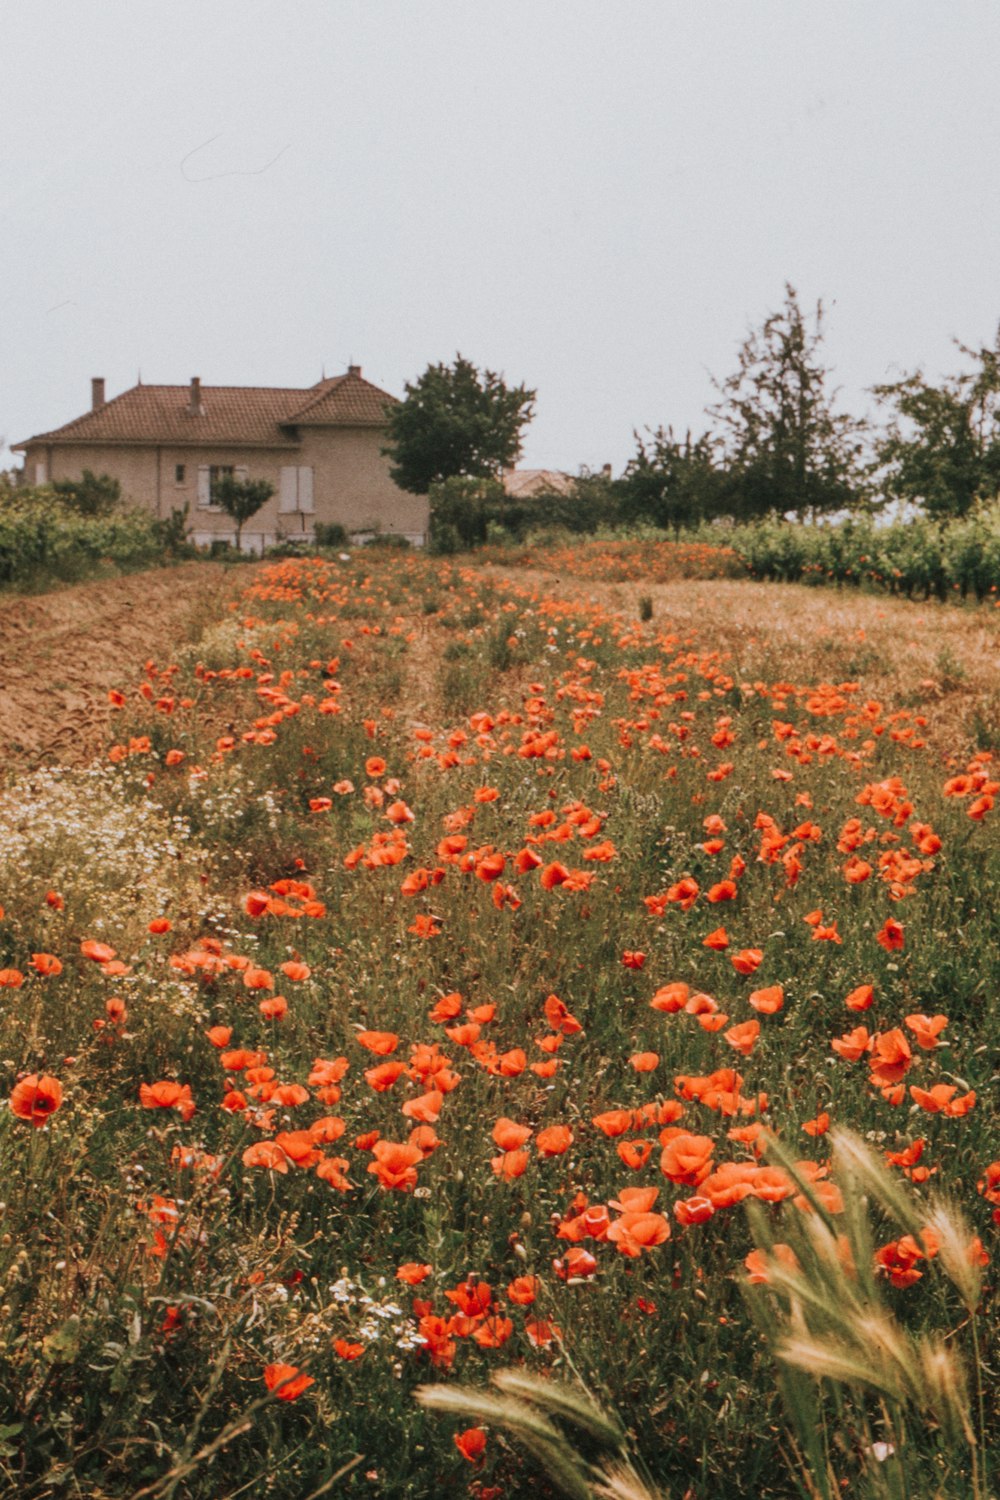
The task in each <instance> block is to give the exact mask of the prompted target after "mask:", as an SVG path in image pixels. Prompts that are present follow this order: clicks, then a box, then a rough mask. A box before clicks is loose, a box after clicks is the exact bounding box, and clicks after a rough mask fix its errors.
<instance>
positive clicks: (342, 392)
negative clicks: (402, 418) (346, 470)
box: [291, 374, 396, 427]
mask: <svg viewBox="0 0 1000 1500" xmlns="http://www.w3.org/2000/svg"><path fill="white" fill-rule="evenodd" d="M386 405H392V406H395V405H396V398H395V396H390V395H389V393H388V391H380V390H379V388H378V386H377V385H372V384H371V382H370V381H368V380H363V379H362V378H361V376H360V375H353V374H351V375H337V376H334V378H333V379H332V380H324V381H321V382H320V386H319V387H315V386H314V387H313V392H312V393H311V399H310V400H309V401H307V402H306V404H305V405H304V406H302V407H300V408H299V410H298V411H296V413H295V414H294V416H293V417H292V418H291V420H292V421H294V422H296V423H300V424H301V425H302V426H311V425H313V424H314V423H323V424H326V423H328V422H332V423H335V424H336V425H337V426H351V427H384V426H385V408H386Z"/></svg>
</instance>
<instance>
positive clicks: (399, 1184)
mask: <svg viewBox="0 0 1000 1500" xmlns="http://www.w3.org/2000/svg"><path fill="white" fill-rule="evenodd" d="M372 1155H373V1156H374V1157H375V1160H374V1161H373V1162H369V1164H368V1170H369V1172H371V1173H372V1174H373V1175H374V1176H376V1177H377V1178H378V1180H379V1186H380V1187H382V1188H387V1189H392V1188H398V1189H399V1191H400V1192H403V1193H405V1192H409V1191H410V1189H411V1188H414V1187H416V1185H417V1172H416V1168H417V1164H418V1163H419V1162H422V1161H423V1159H424V1155H423V1152H422V1151H421V1150H420V1147H419V1146H410V1145H407V1144H401V1143H400V1142H398V1141H376V1142H375V1144H374V1146H373V1147H372Z"/></svg>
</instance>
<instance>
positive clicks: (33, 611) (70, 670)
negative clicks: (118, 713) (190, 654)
mask: <svg viewBox="0 0 1000 1500" xmlns="http://www.w3.org/2000/svg"><path fill="white" fill-rule="evenodd" d="M240 577H241V579H242V577H243V575H242V574H241V575H240ZM226 579H227V571H226V569H225V568H223V567H221V566H220V565H218V564H215V563H201V562H199V563H185V564H183V565H182V566H180V567H174V568H157V569H154V570H152V571H150V572H148V573H135V574H130V575H128V576H126V577H120V578H111V579H104V580H101V581H100V582H98V583H86V584H78V585H75V586H73V587H70V588H64V589H59V590H56V591H54V592H52V593H48V594H39V595H35V596H31V597H8V598H5V599H2V600H0V779H7V778H9V777H10V776H11V775H12V774H16V773H17V772H20V771H26V770H33V769H34V768H35V767H37V766H39V765H51V764H53V763H58V764H60V765H84V764H86V763H87V762H89V761H91V760H93V758H94V756H95V755H97V754H98V753H99V752H100V750H101V749H102V747H103V745H104V744H105V743H106V742H107V739H108V720H109V715H110V710H109V705H108V689H109V688H112V687H120V686H122V685H123V684H127V683H131V682H134V681H135V680H136V675H137V672H138V671H139V669H141V666H142V663H143V662H144V661H147V660H148V659H149V658H151V657H152V658H153V659H154V660H155V661H157V662H158V663H159V664H160V665H164V664H166V663H167V662H168V661H170V660H172V659H173V658H174V656H175V655H176V652H177V650H178V647H179V646H181V645H183V644H184V643H185V642H186V641H189V640H192V639H193V638H195V637H196V636H197V635H198V634H200V632H201V630H202V629H203V628H204V626H205V625H206V624H207V623H208V621H209V620H210V619H211V618H213V617H214V618H217V617H218V607H219V596H220V592H223V591H225V590H226V589H227V583H226ZM234 590H235V585H234Z"/></svg>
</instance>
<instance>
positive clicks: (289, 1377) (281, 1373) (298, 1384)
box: [264, 1362, 315, 1401]
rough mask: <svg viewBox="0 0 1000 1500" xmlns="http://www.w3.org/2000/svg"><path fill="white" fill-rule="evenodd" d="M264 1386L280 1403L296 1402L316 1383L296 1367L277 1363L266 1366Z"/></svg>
mask: <svg viewBox="0 0 1000 1500" xmlns="http://www.w3.org/2000/svg"><path fill="white" fill-rule="evenodd" d="M264 1384H265V1385H266V1386H267V1388H268V1390H269V1391H273V1392H274V1394H275V1395H276V1396H277V1398H278V1400H279V1401H296V1400H298V1398H299V1396H301V1395H302V1392H303V1391H304V1390H307V1389H308V1387H309V1386H311V1385H314V1384H315V1381H314V1380H313V1377H312V1376H311V1375H302V1374H300V1373H299V1370H298V1366H296V1365H285V1364H281V1363H280V1362H276V1363H275V1364H270V1365H265V1366H264Z"/></svg>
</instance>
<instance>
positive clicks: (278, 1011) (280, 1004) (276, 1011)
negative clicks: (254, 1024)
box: [257, 995, 288, 1021]
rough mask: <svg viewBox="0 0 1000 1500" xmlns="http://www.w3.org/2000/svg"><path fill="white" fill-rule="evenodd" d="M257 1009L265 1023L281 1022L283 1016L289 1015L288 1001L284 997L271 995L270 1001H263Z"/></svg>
mask: <svg viewBox="0 0 1000 1500" xmlns="http://www.w3.org/2000/svg"><path fill="white" fill-rule="evenodd" d="M257 1009H258V1010H259V1011H260V1013H261V1015H262V1016H263V1017H264V1019H265V1021H280V1020H281V1018H282V1016H286V1015H287V1014H288V1001H287V1000H286V999H285V997H284V995H271V996H269V997H268V999H266V1000H262V1001H261V1002H260V1004H259V1005H258V1007H257Z"/></svg>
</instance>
